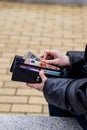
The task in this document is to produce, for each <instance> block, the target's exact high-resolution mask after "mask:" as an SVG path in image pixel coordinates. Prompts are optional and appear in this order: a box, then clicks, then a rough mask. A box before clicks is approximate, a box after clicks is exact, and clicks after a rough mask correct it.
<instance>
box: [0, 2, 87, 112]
mask: <svg viewBox="0 0 87 130" xmlns="http://www.w3.org/2000/svg"><path fill="white" fill-rule="evenodd" d="M86 4H87V0H53V1H52V0H49V1H46V0H42V1H41V0H18V1H17V0H1V1H0V113H4V114H9V113H10V114H32V115H48V107H47V102H46V100H45V99H44V97H43V94H42V93H41V92H39V91H37V90H34V89H31V88H28V87H27V86H26V84H25V83H19V82H13V81H11V73H10V67H11V64H12V60H13V58H14V56H15V55H21V56H24V54H25V53H26V52H27V51H32V52H33V53H34V54H36V55H40V54H42V53H43V51H44V50H45V49H56V50H59V51H61V52H63V53H66V52H67V51H68V50H71V51H72V50H74V51H75V50H78V51H84V48H85V45H86V43H87V6H86Z"/></svg>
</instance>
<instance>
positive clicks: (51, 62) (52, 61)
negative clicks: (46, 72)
mask: <svg viewBox="0 0 87 130" xmlns="http://www.w3.org/2000/svg"><path fill="white" fill-rule="evenodd" d="M43 61H44V62H46V63H48V64H53V65H58V59H53V60H43Z"/></svg>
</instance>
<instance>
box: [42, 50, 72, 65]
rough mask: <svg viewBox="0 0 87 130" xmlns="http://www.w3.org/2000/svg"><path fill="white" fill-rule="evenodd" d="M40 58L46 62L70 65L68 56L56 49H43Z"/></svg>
mask: <svg viewBox="0 0 87 130" xmlns="http://www.w3.org/2000/svg"><path fill="white" fill-rule="evenodd" d="M41 58H42V59H43V61H44V62H46V63H48V64H53V65H58V66H70V61H69V57H68V56H67V55H65V54H63V53H61V52H59V51H57V50H45V51H44V54H43V55H41Z"/></svg>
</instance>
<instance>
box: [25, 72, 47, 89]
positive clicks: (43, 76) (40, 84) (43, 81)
mask: <svg viewBox="0 0 87 130" xmlns="http://www.w3.org/2000/svg"><path fill="white" fill-rule="evenodd" d="M39 75H40V77H41V79H42V82H41V83H34V84H33V83H32V84H30V83H27V84H26V85H27V86H28V87H31V88H34V89H37V90H39V91H43V88H44V84H45V82H46V80H47V77H46V76H45V75H44V71H43V70H41V71H40V72H39Z"/></svg>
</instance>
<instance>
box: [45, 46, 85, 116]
mask: <svg viewBox="0 0 87 130" xmlns="http://www.w3.org/2000/svg"><path fill="white" fill-rule="evenodd" d="M86 54H87V47H86V49H85V51H84V52H79V51H72V52H70V51H69V52H67V55H68V56H69V58H70V64H71V65H70V68H68V69H67V72H68V77H69V78H57V79H56V78H54V79H53V78H48V79H47V81H46V82H45V86H44V89H43V93H44V96H45V98H46V100H47V102H48V103H50V104H53V105H55V106H57V107H60V108H62V109H64V110H68V111H70V112H72V113H74V114H77V115H83V114H86V113H87V61H86V57H87V55H86Z"/></svg>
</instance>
